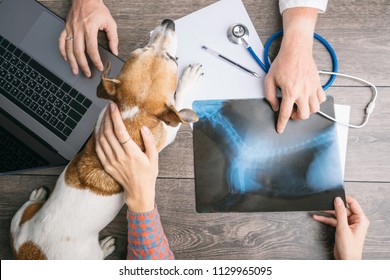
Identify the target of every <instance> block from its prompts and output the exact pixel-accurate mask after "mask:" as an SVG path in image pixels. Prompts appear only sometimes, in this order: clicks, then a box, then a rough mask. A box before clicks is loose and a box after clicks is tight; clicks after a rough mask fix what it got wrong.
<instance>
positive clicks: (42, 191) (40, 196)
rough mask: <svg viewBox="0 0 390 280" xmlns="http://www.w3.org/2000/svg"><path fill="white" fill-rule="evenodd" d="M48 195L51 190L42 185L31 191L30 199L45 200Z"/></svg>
mask: <svg viewBox="0 0 390 280" xmlns="http://www.w3.org/2000/svg"><path fill="white" fill-rule="evenodd" d="M48 195H49V191H48V190H47V188H46V187H45V186H42V187H39V188H36V189H35V190H33V191H32V192H31V194H30V198H29V200H30V201H44V200H46V199H47V197H48Z"/></svg>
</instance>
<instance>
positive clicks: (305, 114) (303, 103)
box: [291, 99, 310, 120]
mask: <svg viewBox="0 0 390 280" xmlns="http://www.w3.org/2000/svg"><path fill="white" fill-rule="evenodd" d="M308 101H309V100H302V99H298V100H297V101H296V104H297V107H298V108H297V111H296V113H294V114H293V115H292V116H291V118H292V119H293V120H298V119H299V120H307V119H308V118H309V117H310V107H309V103H308Z"/></svg>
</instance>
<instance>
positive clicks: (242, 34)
mask: <svg viewBox="0 0 390 280" xmlns="http://www.w3.org/2000/svg"><path fill="white" fill-rule="evenodd" d="M281 36H283V31H278V32H276V33H274V34H273V35H271V37H269V39H268V40H267V42H266V44H265V46H264V52H263V61H261V60H260V58H259V57H258V56H257V55H256V53H255V52H254V51H253V49H252V47H251V46H250V44H249V42H248V39H249V30H248V28H247V27H246V26H245V25H244V24H242V23H235V24H232V25H231V26H230V27H229V29H228V31H227V37H228V39H229V40H230V42H232V43H234V44H238V45H243V46H244V47H245V48H246V49H247V50H248V52H249V53H250V55H251V56H252V57H253V59H254V60H255V61H256V62H257V64H258V65H259V66H260V68H261V69H262V70H263V71H264V72H265V73H268V71H269V68H270V66H271V65H270V63H269V60H268V52H269V48H270V46H271V44H272V42H273V41H274V40H275V39H276V38H278V37H281ZM314 38H315V39H316V40H318V41H319V42H320V43H321V44H322V45H324V47H325V48H326V49H327V50H328V52H329V54H330V56H331V58H332V71H324V70H321V71H318V73H319V74H326V75H330V78H329V80H328V81H327V82H326V83H325V85H323V86H322V88H323V90H327V89H328V88H329V87H330V86H331V85H332V84H333V82H334V80H335V79H336V76H342V77H347V78H351V79H354V80H358V81H360V82H363V83H365V84H368V85H369V86H371V87H372V88H373V89H374V94H373V97H372V98H371V101H370V102H369V103H368V105H367V107H366V109H365V118H364V120H363V122H362V123H361V124H360V125H352V124H349V123H345V122H342V121H339V120H336V119H335V118H333V117H331V116H329V115H327V114H325V113H323V112H321V111H319V112H318V113H319V114H321V115H322V116H324V117H326V118H328V119H330V120H332V121H334V122H337V123H340V124H343V125H346V126H348V127H352V128H361V127H363V126H365V125H366V124H367V122H368V119H369V116H370V114H371V113H372V112H373V111H374V108H375V101H376V98H377V95H378V91H377V89H376V86H375V85H374V84H372V83H370V82H368V81H366V80H363V79H361V78H358V77H355V76H351V75H347V74H341V73H337V71H338V59H337V56H336V52H335V51H334V50H333V48H332V46H331V45H330V44H329V43H328V42H327V41H326V40H325V39H324V38H323V37H321V36H320V35H318V34H317V33H314Z"/></svg>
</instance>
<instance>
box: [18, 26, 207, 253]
mask: <svg viewBox="0 0 390 280" xmlns="http://www.w3.org/2000/svg"><path fill="white" fill-rule="evenodd" d="M168 33H169V34H168ZM158 36H166V37H168V40H167V43H166V45H165V46H162V47H163V48H165V51H166V50H168V51H169V54H170V55H175V54H176V38H175V34H174V32H171V31H170V32H167V30H164V28H163V27H160V28H157V29H156V31H155V32H154V33H153V35H152V37H151V40H150V42H149V44H148V46H146V47H145V48H148V47H150V46H151V45H152V43H153V42H154V41H155V40H156V38H157V39H158ZM169 36H170V37H172V38H169ZM142 51H144V48H143V49H138V50H136V51H135V52H134V53H137V52H142ZM167 63H168V62H167ZM170 67H173V66H170ZM176 67H177V66H176ZM200 68H201V66H200V65H194V66H190V67H189V68H188V69H187V70H185V71H184V73H183V76H182V78H181V79H180V80H179V83H178V86H177V91H176V98H175V108H176V109H177V110H180V109H182V104H183V103H182V102H183V98H184V97H185V94H186V93H187V92H188V90H189V89H190V88H191V87H192V86H193V85H194V83H195V82H196V81H197V80H198V79H199V77H200V76H201V71H200ZM176 71H177V69H176ZM115 82H116V81H115ZM141 94H142V93H141ZM172 96H174V94H173V93H172ZM104 111H105V109H104V110H103V111H102V113H101V114H100V116H99V119H98V121H97V124H96V128H95V133H97V132H98V131H99V127H100V124H101V121H102V117H103V115H104ZM142 111H143V109H142V108H141V107H139V106H130V107H126V106H123V108H122V111H121V113H122V117H123V119H124V120H126V119H127V120H132V119H134V118H135V117H136V116H137V115H138V114H140V113H142ZM163 129H164V130H165V131H166V137H165V142H164V143H162V145H161V146H160V147H161V148H163V147H165V146H167V145H168V144H169V143H171V142H172V141H173V140H174V138H175V136H176V133H177V131H178V129H179V126H176V127H172V126H169V125H166V124H165V123H163ZM68 167H69V165H68V166H67V167H66V168H65V170H64V171H63V173H62V174H61V175H60V177H59V178H58V181H57V184H56V186H55V188H54V190H53V192H52V194H51V195H50V198H49V199H48V200H47V201H46V202H45V200H46V199H47V196H48V193H47V191H46V189H45V188H43V187H42V188H38V189H36V190H34V191H33V192H32V193H31V195H30V198H29V200H28V201H27V202H26V203H25V204H24V205H23V206H22V207H21V208H20V209H19V211H18V212H17V213H16V214H15V216H14V217H13V219H12V222H11V242H12V246H13V249H14V252H15V255H16V257H17V258H32V259H36V258H38V259H40V258H43V259H45V258H46V259H104V258H105V257H107V256H108V255H109V254H111V253H112V252H113V251H114V250H115V246H116V245H115V239H114V238H113V237H107V238H105V239H103V240H101V241H100V242H99V240H98V239H99V232H100V231H101V230H102V229H103V228H104V227H105V226H106V225H107V224H108V223H110V222H111V221H112V220H113V219H114V217H115V216H116V215H117V214H118V212H119V211H120V209H121V208H122V206H123V204H124V196H123V192H120V193H116V194H110V195H101V194H98V193H96V192H94V191H93V190H92V191H91V190H90V189H82V188H76V187H74V186H71V185H69V184H68V183H67V182H66V178H65V176H66V175H65V174H66V171H67V169H68ZM91 176H94V174H91ZM39 203H42V204H43V206H42V207H41V208H39V207H38V209H39V210H34V209H35V208H34V207H35V206H36V205H40V204H39ZM29 212H30V213H29Z"/></svg>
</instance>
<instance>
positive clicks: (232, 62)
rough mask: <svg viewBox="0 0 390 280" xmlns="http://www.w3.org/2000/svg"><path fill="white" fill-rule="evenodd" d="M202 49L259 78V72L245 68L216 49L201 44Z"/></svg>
mask: <svg viewBox="0 0 390 280" xmlns="http://www.w3.org/2000/svg"><path fill="white" fill-rule="evenodd" d="M202 49H204V50H205V51H207V52H208V53H209V54H211V55H213V56H216V57H218V58H220V59H222V60H224V61H226V62H228V63H230V64H231V65H233V66H236V67H237V68H240V69H241V70H244V71H245V72H247V73H249V74H251V75H253V76H255V77H257V78H260V76H259V74H257V73H256V72H254V71H252V70H249V69H248V68H245V67H244V66H242V65H240V64H238V63H237V62H234V61H233V60H231V59H229V58H227V57H226V56H224V55H222V54H219V53H217V52H216V51H214V50H212V49H210V48H208V47H206V46H202Z"/></svg>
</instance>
